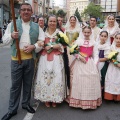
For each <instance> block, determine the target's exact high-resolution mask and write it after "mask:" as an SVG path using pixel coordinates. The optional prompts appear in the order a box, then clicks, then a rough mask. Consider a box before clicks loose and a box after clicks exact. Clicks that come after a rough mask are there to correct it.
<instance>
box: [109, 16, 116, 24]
mask: <svg viewBox="0 0 120 120" xmlns="http://www.w3.org/2000/svg"><path fill="white" fill-rule="evenodd" d="M114 23H115V18H114V17H113V16H110V17H109V18H108V25H114Z"/></svg>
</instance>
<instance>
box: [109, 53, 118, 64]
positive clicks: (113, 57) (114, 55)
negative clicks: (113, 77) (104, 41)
mask: <svg viewBox="0 0 120 120" xmlns="http://www.w3.org/2000/svg"><path fill="white" fill-rule="evenodd" d="M117 55H118V52H116V51H112V52H110V53H109V55H108V59H109V60H110V61H112V62H113V63H114V64H115V65H116V64H118V63H120V61H117Z"/></svg>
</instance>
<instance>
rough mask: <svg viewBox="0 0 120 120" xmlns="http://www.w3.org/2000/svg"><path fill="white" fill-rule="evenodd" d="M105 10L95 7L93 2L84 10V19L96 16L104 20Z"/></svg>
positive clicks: (98, 6)
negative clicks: (103, 12)
mask: <svg viewBox="0 0 120 120" xmlns="http://www.w3.org/2000/svg"><path fill="white" fill-rule="evenodd" d="M102 11H103V8H102V7H101V6H100V5H95V4H94V3H93V2H91V3H90V4H89V5H88V6H87V8H85V9H84V11H83V13H82V16H84V17H90V16H95V17H97V18H100V20H103V16H102V14H101V13H102Z"/></svg>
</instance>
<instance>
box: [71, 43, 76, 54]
mask: <svg viewBox="0 0 120 120" xmlns="http://www.w3.org/2000/svg"><path fill="white" fill-rule="evenodd" d="M77 46H78V45H76V44H74V45H73V46H72V47H71V48H70V53H73V52H74V50H75V48H76V47H77Z"/></svg>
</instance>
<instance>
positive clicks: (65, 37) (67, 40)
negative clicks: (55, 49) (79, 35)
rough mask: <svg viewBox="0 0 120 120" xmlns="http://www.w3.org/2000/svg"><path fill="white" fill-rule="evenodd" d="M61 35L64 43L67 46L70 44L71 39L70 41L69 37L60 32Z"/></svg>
mask: <svg viewBox="0 0 120 120" xmlns="http://www.w3.org/2000/svg"><path fill="white" fill-rule="evenodd" d="M59 35H60V37H63V39H64V41H65V42H66V43H67V44H69V39H68V37H67V36H66V35H65V34H64V33H62V32H60V33H59Z"/></svg>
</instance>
